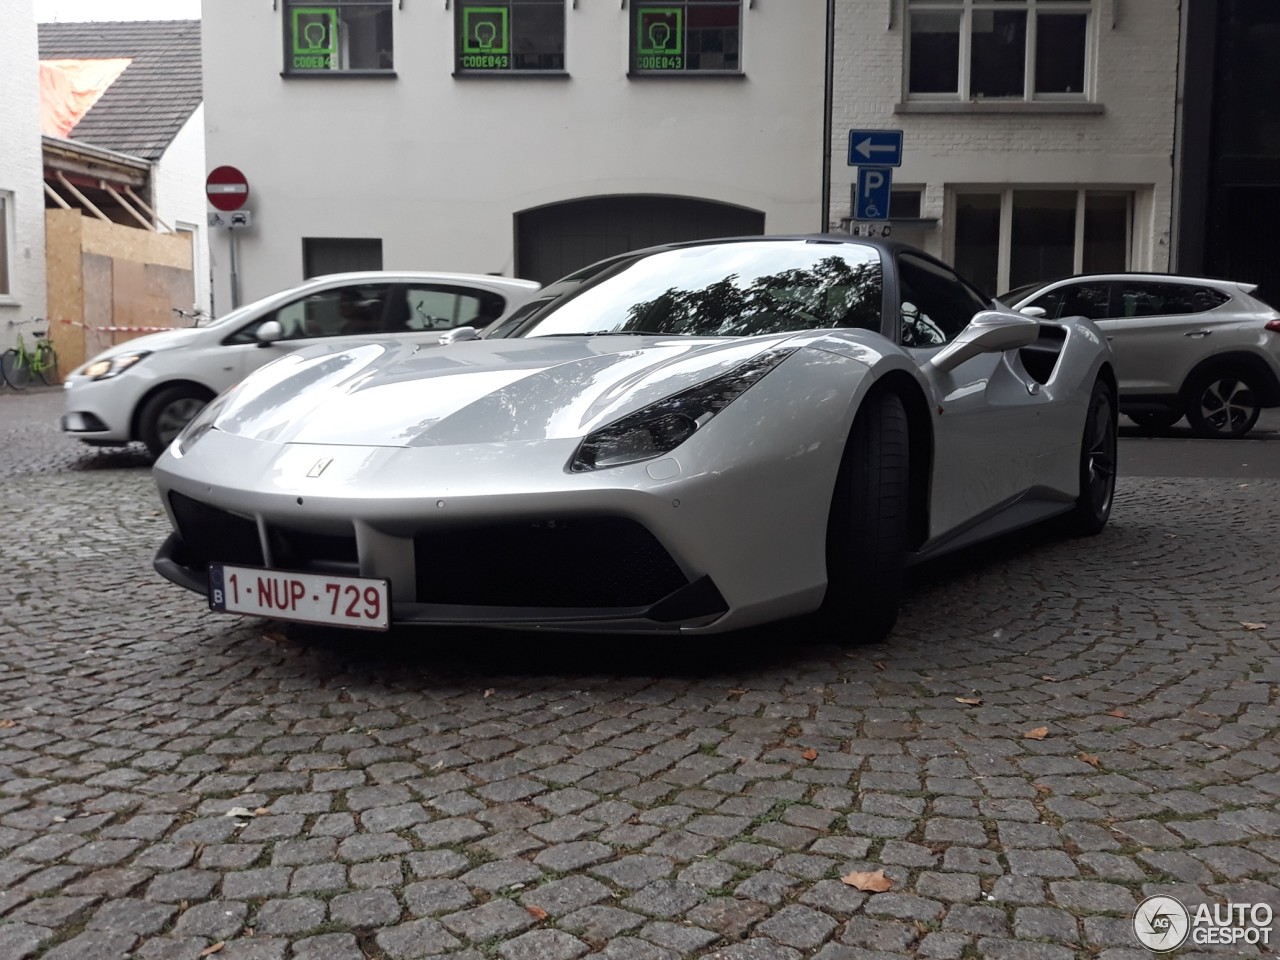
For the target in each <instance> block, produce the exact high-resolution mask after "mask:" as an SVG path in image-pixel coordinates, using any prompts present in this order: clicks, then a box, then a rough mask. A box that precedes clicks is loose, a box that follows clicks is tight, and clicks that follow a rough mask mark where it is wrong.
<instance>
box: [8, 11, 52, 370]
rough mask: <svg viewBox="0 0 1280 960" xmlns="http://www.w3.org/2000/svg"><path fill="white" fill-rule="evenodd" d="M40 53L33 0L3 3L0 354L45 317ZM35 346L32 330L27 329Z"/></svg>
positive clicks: (28, 335)
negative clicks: (7, 207)
mask: <svg viewBox="0 0 1280 960" xmlns="http://www.w3.org/2000/svg"><path fill="white" fill-rule="evenodd" d="M38 64H39V54H38V46H37V42H36V19H35V8H34V4H33V0H0V192H5V193H8V194H10V195H11V201H12V204H13V210H12V212H11V216H10V223H11V224H12V226H13V228H14V229H13V233H12V235H10V237H9V281H10V294H9V296H7V297H5V296H0V349H4V348H8V347H10V346H12V345H13V342H14V339H15V334H16V330H15V328H14V327H11V326H10V322H11V321H14V320H26V319H28V318H30V317H34V316H40V317H43V316H44V314H45V302H46V301H45V267H44V188H43V187H42V183H43V179H42V174H43V161H42V159H41V149H40V86H39V67H38ZM26 331H27V342H28V343H30V334H29V331H30V328H29V327H28V328H26Z"/></svg>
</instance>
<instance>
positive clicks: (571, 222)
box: [516, 196, 764, 283]
mask: <svg viewBox="0 0 1280 960" xmlns="http://www.w3.org/2000/svg"><path fill="white" fill-rule="evenodd" d="M762 233H764V214H763V213H761V212H759V211H757V210H749V209H747V208H746V207H734V206H730V205H729V204H725V203H715V202H713V201H710V200H695V199H692V198H689V197H653V196H621V197H592V198H590V199H588V200H570V201H567V202H565V203H557V204H552V205H551V206H547V207H538V208H537V209H535V210H526V211H524V212H523V213H518V214H516V276H520V277H528V278H529V279H531V280H538V281H540V282H542V283H550V282H551V281H553V280H558V279H559V278H560V277H563V276H564V275H565V274H568V273H572V272H573V271H574V270H577V269H578V268H579V267H585V266H586V265H587V264H589V263H594V262H595V261H597V260H602V259H604V258H605V257H609V256H612V255H613V254H615V253H625V252H627V251H628V250H638V249H640V248H641V247H651V246H653V245H654V244H658V243H674V242H676V241H679V240H703V239H706V238H708V237H742V236H759V235H760V234H762Z"/></svg>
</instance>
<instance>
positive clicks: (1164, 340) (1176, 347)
mask: <svg viewBox="0 0 1280 960" xmlns="http://www.w3.org/2000/svg"><path fill="white" fill-rule="evenodd" d="M1114 287H1115V289H1114V291H1113V292H1112V296H1111V306H1110V311H1109V314H1108V316H1107V319H1105V320H1101V321H1099V323H1098V326H1099V327H1101V328H1102V330H1103V332H1104V333H1105V334H1106V335H1107V339H1108V340H1110V341H1111V349H1112V352H1113V353H1114V354H1115V364H1116V377H1117V379H1118V380H1119V381H1120V393H1121V394H1122V395H1129V396H1134V395H1141V396H1171V395H1173V394H1176V393H1177V392H1178V391H1179V390H1180V389H1181V387H1182V383H1183V381H1184V380H1185V379H1186V377H1187V374H1188V373H1190V372H1191V368H1192V367H1194V366H1195V365H1196V364H1197V363H1198V362H1199V361H1200V360H1201V359H1203V358H1204V357H1205V356H1206V355H1207V354H1208V353H1210V352H1212V349H1213V346H1212V342H1211V338H1212V336H1213V334H1214V329H1215V326H1217V324H1216V323H1215V321H1214V319H1213V318H1212V317H1207V316H1204V311H1205V310H1206V309H1211V308H1212V307H1214V306H1217V305H1218V304H1220V303H1222V302H1224V301H1225V300H1226V299H1227V298H1226V297H1225V295H1223V294H1221V293H1218V292H1217V291H1215V290H1208V289H1207V288H1201V287H1196V286H1195V285H1193V284H1187V283H1175V282H1166V281H1155V280H1137V279H1134V280H1129V279H1125V280H1119V281H1117V282H1115V284H1114ZM1200 291H1204V293H1203V294H1201V293H1200ZM1215 294H1216V297H1215V296H1214V295H1215Z"/></svg>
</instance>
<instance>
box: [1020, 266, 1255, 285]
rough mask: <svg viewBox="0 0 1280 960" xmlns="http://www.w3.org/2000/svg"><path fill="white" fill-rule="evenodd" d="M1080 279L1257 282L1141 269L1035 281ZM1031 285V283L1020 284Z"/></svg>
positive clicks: (1049, 281) (1214, 282) (1160, 281)
mask: <svg viewBox="0 0 1280 960" xmlns="http://www.w3.org/2000/svg"><path fill="white" fill-rule="evenodd" d="M1068 280H1069V281H1080V280H1151V281H1153V282H1156V283H1201V284H1204V285H1206V286H1211V287H1235V288H1240V287H1254V286H1257V284H1253V283H1249V282H1247V281H1244V280H1227V279H1224V278H1223V277H1193V276H1191V275H1189V274H1184V273H1151V272H1149V271H1140V270H1117V271H1115V272H1113V273H1077V274H1073V275H1071V276H1068V277H1052V278H1050V279H1047V280H1037V281H1035V282H1036V283H1038V284H1039V285H1040V287H1041V288H1042V289H1043V288H1044V287H1047V286H1049V285H1050V284H1054V283H1064V282H1066V281H1068ZM1019 286H1030V284H1019Z"/></svg>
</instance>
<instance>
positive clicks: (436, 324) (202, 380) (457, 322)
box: [61, 271, 540, 457]
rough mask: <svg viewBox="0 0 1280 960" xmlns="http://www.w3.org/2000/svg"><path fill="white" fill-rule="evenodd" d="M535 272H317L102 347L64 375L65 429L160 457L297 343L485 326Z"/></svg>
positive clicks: (524, 296) (431, 335)
mask: <svg viewBox="0 0 1280 960" xmlns="http://www.w3.org/2000/svg"><path fill="white" fill-rule="evenodd" d="M539 288H540V285H539V284H537V283H535V282H533V281H532V280H517V279H512V278H510V277H495V276H488V275H480V274H466V273H415V272H407V273H392V272H386V271H372V272H364V273H342V274H331V275H328V276H324V277H317V278H315V279H314V280H309V281H307V282H306V283H303V284H301V285H300V286H297V287H292V288H290V289H288V290H282V291H280V292H279V293H274V294H271V295H270V296H267V297H264V298H262V299H261V300H257V301H255V302H253V303H250V304H248V305H246V306H243V307H240V308H239V309H237V310H233V311H232V312H231V313H228V314H227V315H226V316H224V317H221V318H219V319H217V320H215V321H213V322H212V323H209V324H208V325H206V326H200V327H195V328H188V329H178V330H171V331H170V330H167V331H164V332H162V333H153V334H149V335H147V336H144V337H138V338H137V339H134V340H129V341H128V342H126V343H121V344H117V345H116V346H113V347H111V348H110V349H109V350H104V351H103V352H102V353H100V354H98V355H97V356H96V357H94V358H93V359H92V360H90V361H89V362H88V363H86V364H84V365H82V366H80V367H78V368H77V369H75V370H73V371H72V372H71V374H70V375H69V376H68V377H67V378H66V383H65V387H66V412H65V413H64V414H63V415H62V420H61V426H62V429H63V430H64V431H65V432H66V433H69V434H71V435H72V436H75V437H77V438H79V439H80V440H83V441H85V442H86V443H89V444H94V445H97V446H120V445H123V444H126V443H129V442H132V441H135V440H137V441H141V442H142V443H144V444H145V445H146V447H147V450H148V451H150V453H151V455H152V456H153V457H155V456H159V455H160V454H161V453H162V452H163V451H164V448H165V447H167V446H168V445H169V442H170V441H171V440H173V438H174V437H176V436H177V435H178V433H179V432H180V431H181V430H182V428H183V427H184V426H186V424H187V422H188V421H190V420H191V418H192V417H194V416H195V415H196V414H197V413H198V412H199V411H200V410H201V408H203V407H204V405H205V404H207V403H208V402H209V401H210V400H212V399H213V398H214V397H215V396H217V395H218V394H219V393H221V392H222V391H223V390H226V389H227V388H228V387H230V386H231V385H232V384H234V383H236V382H238V381H239V380H240V379H242V378H243V377H244V376H245V375H247V374H249V373H251V372H252V371H254V370H256V369H258V368H259V367H261V366H264V365H265V364H267V363H269V362H271V361H272V360H275V359H277V358H278V357H282V356H284V355H285V354H287V353H290V352H292V351H294V350H299V349H301V348H302V347H306V346H310V345H312V344H315V343H319V342H332V341H334V340H335V338H347V339H352V338H354V339H359V338H363V337H369V336H395V337H396V338H397V339H408V340H411V341H413V342H417V343H436V342H438V341H439V340H440V338H441V337H442V336H443V335H444V334H445V332H447V331H449V330H455V329H457V328H460V327H475V328H477V329H479V328H483V327H485V326H487V325H488V324H490V323H492V322H493V321H494V320H496V319H498V318H499V317H500V316H503V315H504V314H506V313H507V312H509V311H510V310H512V309H514V308H515V307H518V306H519V305H520V304H522V303H524V302H525V301H526V300H528V299H529V297H531V296H532V295H533V294H534V293H535V292H536V291H537V290H538V289H539Z"/></svg>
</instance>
